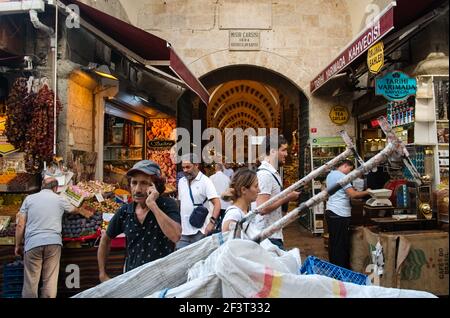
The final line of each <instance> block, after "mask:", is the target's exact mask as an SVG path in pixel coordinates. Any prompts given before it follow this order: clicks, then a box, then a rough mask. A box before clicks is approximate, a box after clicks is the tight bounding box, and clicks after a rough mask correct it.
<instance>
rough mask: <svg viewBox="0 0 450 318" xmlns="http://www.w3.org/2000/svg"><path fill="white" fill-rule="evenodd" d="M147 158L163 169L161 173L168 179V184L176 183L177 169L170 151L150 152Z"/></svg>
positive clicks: (151, 150)
mask: <svg viewBox="0 0 450 318" xmlns="http://www.w3.org/2000/svg"><path fill="white" fill-rule="evenodd" d="M147 158H148V159H150V160H153V161H154V162H156V163H157V164H159V166H160V167H161V172H162V173H163V175H164V176H165V177H166V179H167V183H173V182H175V179H176V176H177V167H176V165H174V164H173V163H172V160H171V159H170V150H153V149H150V150H148V154H147Z"/></svg>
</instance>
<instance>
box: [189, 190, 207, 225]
mask: <svg viewBox="0 0 450 318" xmlns="http://www.w3.org/2000/svg"><path fill="white" fill-rule="evenodd" d="M189 195H190V196H191V200H192V204H193V205H194V210H193V211H192V213H191V216H190V217H189V223H190V224H191V225H192V226H193V227H195V228H201V227H202V226H203V224H204V223H205V220H206V217H207V216H208V214H209V210H208V209H207V208H205V207H204V206H203V204H205V202H206V201H208V198H206V199H205V201H203V203H202V204H195V202H194V196H193V195H192V190H191V186H190V185H189Z"/></svg>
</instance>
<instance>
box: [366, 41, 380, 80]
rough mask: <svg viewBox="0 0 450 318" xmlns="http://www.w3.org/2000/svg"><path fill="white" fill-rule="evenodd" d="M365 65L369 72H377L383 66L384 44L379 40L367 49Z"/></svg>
mask: <svg viewBox="0 0 450 318" xmlns="http://www.w3.org/2000/svg"><path fill="white" fill-rule="evenodd" d="M367 66H368V67H369V71H370V73H374V74H377V73H378V72H379V71H380V70H381V69H382V67H383V66H384V44H383V42H379V43H377V44H375V45H374V46H372V47H371V48H370V49H369V51H367Z"/></svg>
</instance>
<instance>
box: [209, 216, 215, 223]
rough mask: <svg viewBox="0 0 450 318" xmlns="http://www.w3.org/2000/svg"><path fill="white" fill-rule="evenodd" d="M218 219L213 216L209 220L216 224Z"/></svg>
mask: <svg viewBox="0 0 450 318" xmlns="http://www.w3.org/2000/svg"><path fill="white" fill-rule="evenodd" d="M216 221H217V220H216V218H215V217H213V216H212V217H210V218H209V222H211V223H212V224H216Z"/></svg>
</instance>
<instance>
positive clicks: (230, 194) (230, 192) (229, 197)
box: [222, 188, 236, 202]
mask: <svg viewBox="0 0 450 318" xmlns="http://www.w3.org/2000/svg"><path fill="white" fill-rule="evenodd" d="M235 199H236V190H235V189H233V188H228V189H227V190H225V192H224V193H222V200H224V201H227V202H228V201H234V200H235Z"/></svg>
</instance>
